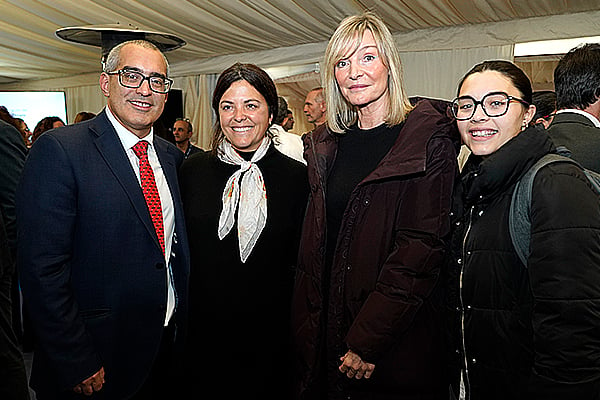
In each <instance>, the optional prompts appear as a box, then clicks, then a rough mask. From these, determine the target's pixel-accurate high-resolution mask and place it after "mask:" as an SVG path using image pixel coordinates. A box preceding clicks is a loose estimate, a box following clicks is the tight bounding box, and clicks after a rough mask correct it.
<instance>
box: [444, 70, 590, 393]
mask: <svg viewBox="0 0 600 400" xmlns="http://www.w3.org/2000/svg"><path fill="white" fill-rule="evenodd" d="M531 103H532V89H531V83H530V81H529V79H528V78H527V76H526V75H525V74H524V73H523V71H521V70H520V69H519V68H518V67H517V66H516V65H514V64H513V63H511V62H508V61H486V62H483V63H481V64H478V65H476V66H475V67H473V69H471V70H470V71H469V72H467V74H466V75H465V77H464V78H463V79H462V80H461V82H460V84H459V86H458V97H457V98H456V99H455V100H454V101H453V103H452V107H451V110H452V113H453V114H454V116H455V118H456V119H457V124H458V129H459V131H460V134H461V137H462V140H463V143H465V144H466V145H467V146H468V147H469V149H470V150H471V152H472V154H471V155H470V156H469V159H468V160H467V162H466V164H465V167H464V169H463V171H462V173H461V179H460V182H459V184H458V187H457V190H456V192H455V195H454V210H453V218H454V221H453V224H452V226H453V227H454V231H453V234H452V246H451V254H450V256H451V257H450V260H451V263H450V267H449V277H450V284H449V290H448V296H449V298H448V299H449V303H448V304H449V315H450V316H451V321H452V325H451V332H452V333H453V335H452V344H453V345H454V347H453V348H452V349H451V350H452V352H451V354H452V357H451V359H452V360H453V361H454V363H453V367H454V368H453V372H454V374H453V378H454V381H453V389H454V394H455V395H456V397H457V398H460V399H473V400H476V399H486V400H489V399H592V398H594V399H597V398H598V393H600V328H599V326H600V325H599V324H598V321H600V212H599V208H600V201H599V197H598V195H597V194H596V193H595V192H594V191H593V189H592V188H591V186H590V184H589V182H588V180H587V179H586V177H585V175H584V173H583V171H582V170H581V169H580V168H579V167H578V166H576V165H574V164H571V163H564V162H563V163H553V164H550V165H547V166H545V167H543V168H541V169H540V170H539V172H538V174H537V175H536V178H535V180H534V183H533V190H532V201H531V211H530V216H531V246H530V251H531V253H530V255H529V258H528V259H527V265H523V264H522V262H521V261H520V259H519V258H518V256H517V253H516V251H515V249H514V247H513V245H512V241H511V236H510V233H509V209H510V204H511V197H512V194H513V191H514V188H515V185H516V184H517V182H518V181H519V180H520V179H521V177H522V176H523V175H524V174H525V173H526V172H527V171H528V170H529V168H530V167H531V166H532V165H533V164H534V163H535V162H536V161H538V160H539V159H540V158H541V157H543V156H544V155H546V154H548V153H551V152H553V151H554V148H555V146H554V144H553V143H552V141H551V140H550V138H549V137H548V135H547V134H546V132H545V131H544V129H543V127H541V126H532V127H530V126H529V123H530V121H531V119H532V118H533V116H534V114H535V106H533V105H531Z"/></svg>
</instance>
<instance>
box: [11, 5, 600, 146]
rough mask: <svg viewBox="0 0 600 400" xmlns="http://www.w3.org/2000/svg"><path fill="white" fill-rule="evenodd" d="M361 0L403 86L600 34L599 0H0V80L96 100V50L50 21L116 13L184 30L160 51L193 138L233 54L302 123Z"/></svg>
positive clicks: (445, 81)
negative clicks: (324, 64) (527, 48)
mask: <svg viewBox="0 0 600 400" xmlns="http://www.w3.org/2000/svg"><path fill="white" fill-rule="evenodd" d="M365 9H372V10H374V11H375V12H376V13H378V14H379V15H382V16H383V18H384V20H385V21H386V23H387V24H388V26H389V27H390V29H391V30H392V31H393V32H394V34H395V38H396V41H397V43H398V46H399V48H400V50H401V52H402V59H403V63H404V70H405V71H404V72H405V82H406V87H407V91H408V93H409V95H422V96H432V97H439V98H447V99H449V98H452V97H453V96H454V92H455V87H456V83H457V81H458V79H459V78H460V77H461V76H462V74H463V73H464V72H465V71H466V70H467V69H468V68H470V67H471V66H472V65H473V64H475V63H476V62H479V61H482V60H484V59H491V58H504V59H512V48H513V45H514V44H515V43H518V42H526V41H535V40H546V39H556V38H572V37H579V36H595V35H600V2H598V0H561V1H556V0H554V1H553V0H521V1H519V0H490V1H487V0H457V1H448V0H445V1H441V0H403V1H398V0H396V1H393V0H379V1H378V0H363V1H360V2H358V1H354V0H330V1H324V0H296V1H293V2H292V1H283V0H270V1H259V0H246V1H233V0H215V1H208V0H206V1H183V0H174V1H168V2H167V1H163V0H146V1H134V0H108V1H107V0H103V1H101V0H46V1H44V2H39V1H35V0H20V1H7V0H0V10H1V12H0V38H1V39H2V40H0V90H65V91H66V93H67V101H68V114H69V119H72V118H73V116H74V115H75V114H76V113H77V112H79V111H83V110H85V111H94V112H97V111H99V110H100V109H101V108H102V106H103V105H104V104H105V102H104V99H103V98H102V96H101V93H100V91H99V89H98V88H97V86H98V74H99V71H100V63H99V59H100V50H99V49H98V48H95V47H91V46H86V45H80V44H75V43H71V42H65V41H62V40H60V39H57V38H56V37H55V36H54V31H55V30H56V29H58V28H61V27H65V26H80V25H91V24H108V23H117V22H118V23H121V24H123V25H127V24H131V25H133V26H137V27H140V28H143V29H149V30H153V31H163V32H169V33H173V34H176V35H178V36H180V37H182V38H183V39H184V40H186V41H187V43H188V44H187V45H186V46H184V47H183V48H181V49H178V50H175V51H173V52H170V53H167V57H168V58H169V62H170V64H171V75H172V76H173V77H174V78H175V87H176V88H180V89H183V90H184V96H185V98H184V102H185V112H186V115H187V116H188V117H190V118H191V119H192V120H193V121H194V125H195V132H196V134H197V135H198V137H197V142H198V143H199V144H200V145H202V146H206V145H207V144H208V135H209V132H210V127H211V124H212V120H211V110H210V95H211V92H212V88H213V87H214V82H215V79H216V75H215V74H218V73H220V72H221V71H222V70H223V69H225V68H227V67H228V66H230V65H231V64H233V63H234V62H238V61H239V62H251V63H255V64H257V65H259V66H261V67H263V68H265V69H267V70H268V71H269V73H270V74H271V75H272V76H273V78H274V79H276V83H278V89H279V90H280V92H281V93H282V95H284V96H286V98H287V99H288V102H289V103H290V105H291V107H292V110H293V111H294V116H295V119H296V121H297V125H298V126H297V127H296V128H294V131H295V132H297V133H302V132H304V131H305V130H307V129H308V128H310V127H309V126H306V123H305V121H304V116H303V115H302V114H301V109H302V102H303V95H304V94H305V93H306V91H308V90H309V89H310V88H312V87H313V86H315V85H316V84H318V79H317V77H318V75H317V74H314V73H313V74H311V73H310V71H314V70H315V69H318V63H319V61H320V60H321V57H322V55H323V52H324V49H325V47H326V45H327V40H328V38H329V36H330V35H331V33H332V32H333V30H334V29H335V27H336V26H337V24H338V23H339V22H340V21H341V19H343V17H345V16H347V15H351V14H356V13H360V12H362V11H364V10H365ZM311 76H312V77H313V78H311ZM295 77H297V78H298V79H297V80H296V79H295Z"/></svg>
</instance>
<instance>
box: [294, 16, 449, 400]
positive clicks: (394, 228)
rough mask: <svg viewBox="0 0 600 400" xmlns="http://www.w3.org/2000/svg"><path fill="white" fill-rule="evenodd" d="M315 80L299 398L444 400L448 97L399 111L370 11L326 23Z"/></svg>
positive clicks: (383, 36)
mask: <svg viewBox="0 0 600 400" xmlns="http://www.w3.org/2000/svg"><path fill="white" fill-rule="evenodd" d="M323 85H324V89H325V95H326V103H327V121H328V122H327V125H323V126H321V127H319V128H317V129H316V130H315V131H313V132H312V133H311V134H309V135H307V136H306V137H305V139H304V140H305V157H306V160H307V162H308V174H309V182H310V187H311V196H310V200H309V204H308V209H307V214H306V216H305V220H304V225H303V234H302V239H301V244H300V255H299V262H298V270H297V276H296V286H295V293H294V302H293V313H292V315H293V320H294V321H293V329H294V331H293V332H294V335H295V345H296V352H297V354H296V355H297V361H298V368H299V369H298V380H297V396H298V398H302V399H320V398H327V399H341V398H344V399H345V398H353V399H387V398H394V399H416V398H418V399H438V398H443V397H444V395H445V396H447V394H448V386H447V384H446V382H445V378H444V373H443V364H444V363H443V361H442V360H443V352H444V350H443V337H442V335H443V330H442V328H441V323H442V322H441V319H442V317H441V315H439V310H440V307H441V304H438V303H439V302H438V298H439V296H438V291H439V289H440V279H439V275H440V267H441V264H442V260H443V257H444V247H445V243H444V241H443V238H444V237H445V236H446V235H447V234H448V232H449V216H448V213H449V209H450V203H451V195H452V185H453V181H454V177H455V175H456V172H457V165H456V147H455V144H456V143H455V142H458V133H457V131H456V127H455V125H454V124H453V121H452V120H451V119H450V118H449V117H448V114H447V113H446V109H447V103H445V102H433V101H429V100H422V101H420V102H418V103H417V104H416V105H415V106H414V108H413V106H411V103H410V102H409V99H408V98H407V96H406V93H405V92H404V89H403V83H402V65H401V62H400V57H399V53H398V50H397V49H396V46H395V44H394V40H393V38H392V36H391V34H390V32H389V30H388V28H387V27H386V26H385V24H384V23H383V22H382V21H381V19H380V18H378V17H377V16H375V15H373V14H371V13H366V14H364V15H360V16H352V17H348V18H346V19H345V20H344V21H342V22H341V24H340V25H339V27H338V28H337V29H336V31H335V32H334V34H333V36H332V37H331V40H330V42H329V45H328V47H327V51H326V53H325V62H324V67H323Z"/></svg>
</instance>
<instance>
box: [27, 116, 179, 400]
mask: <svg viewBox="0 0 600 400" xmlns="http://www.w3.org/2000/svg"><path fill="white" fill-rule="evenodd" d="M154 146H155V149H156V152H157V154H158V158H159V160H160V164H161V166H162V169H163V171H164V174H165V177H166V179H167V182H168V185H169V188H170V190H171V196H172V198H173V204H174V207H175V237H174V240H173V246H172V247H173V248H172V254H171V266H172V271H173V278H174V283H175V288H176V292H177V301H178V304H177V312H176V314H175V318H176V320H175V323H177V324H178V336H179V338H182V336H183V334H184V333H185V319H184V317H185V313H186V308H187V285H188V275H189V250H188V245H187V236H186V231H185V224H184V219H183V209H182V204H181V199H180V195H179V186H178V183H177V168H178V166H179V165H180V163H181V162H182V160H183V154H182V153H181V151H179V149H177V148H176V147H175V146H174V145H172V144H170V143H168V142H166V141H165V140H163V139H161V138H159V137H157V136H156V135H155V136H154ZM17 221H18V222H17V226H18V268H19V270H20V274H21V279H22V287H23V295H24V297H25V302H26V304H27V306H28V309H29V312H30V317H31V320H32V324H33V326H34V330H35V333H36V336H37V341H38V343H37V347H36V350H35V357H34V364H33V371H32V378H31V386H32V387H33V388H34V389H35V390H36V391H37V392H43V393H44V394H45V395H47V396H57V397H60V395H57V393H58V392H59V391H62V390H66V391H70V390H71V389H72V388H73V387H74V386H75V385H77V384H78V383H80V382H81V381H83V380H84V379H86V378H88V377H89V376H91V375H92V374H94V373H95V372H96V371H98V370H99V369H100V367H102V366H103V367H104V369H105V379H106V384H105V387H104V388H103V390H102V391H101V392H100V393H102V392H104V395H105V396H106V398H110V399H117V398H125V397H128V396H130V395H131V394H133V393H135V392H136V391H137V390H138V388H139V387H140V386H141V385H142V384H143V383H144V381H145V379H146V377H147V375H148V373H149V371H150V369H151V367H152V364H153V362H154V358H155V356H156V353H157V350H158V348H159V345H160V341H161V334H162V332H163V325H164V319H165V310H166V299H167V283H166V278H167V275H166V271H165V261H164V258H163V254H162V250H161V247H160V245H159V243H158V239H157V237H156V233H155V231H154V227H153V225H152V221H151V219H150V214H149V212H148V208H147V206H146V202H145V200H144V196H143V193H142V189H141V187H140V184H139V183H138V180H137V178H136V176H135V173H134V170H133V168H132V167H131V164H130V162H129V160H128V158H127V155H126V153H125V150H124V149H123V147H122V145H121V142H120V140H119V138H118V136H117V133H116V131H115V129H114V128H113V127H112V125H111V124H110V121H109V120H108V118H107V116H106V113H105V112H104V111H103V112H101V113H100V114H99V115H98V116H97V117H96V118H94V119H92V120H89V121H86V122H83V123H80V124H76V125H69V126H67V127H64V128H59V129H56V130H52V131H49V132H47V133H45V134H44V135H42V136H41V137H40V138H39V139H38V140H37V141H36V143H35V144H34V146H33V147H32V149H31V151H30V153H29V157H28V159H27V161H26V163H25V168H24V172H23V177H22V181H21V183H20V187H19V190H18V193H17Z"/></svg>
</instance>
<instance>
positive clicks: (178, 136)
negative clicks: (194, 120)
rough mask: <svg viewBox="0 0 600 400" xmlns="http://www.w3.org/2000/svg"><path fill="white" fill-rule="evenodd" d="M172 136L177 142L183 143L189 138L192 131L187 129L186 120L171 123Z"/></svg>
mask: <svg viewBox="0 0 600 400" xmlns="http://www.w3.org/2000/svg"><path fill="white" fill-rule="evenodd" d="M173 136H175V141H176V142H177V143H184V142H186V141H188V140H190V137H191V136H192V131H191V130H190V129H189V125H188V123H187V122H186V121H181V120H180V121H175V123H174V124H173Z"/></svg>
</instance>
